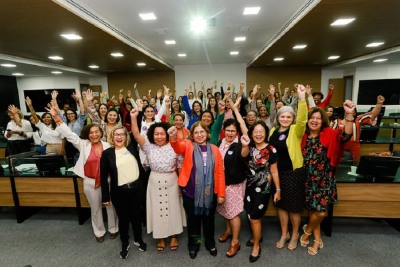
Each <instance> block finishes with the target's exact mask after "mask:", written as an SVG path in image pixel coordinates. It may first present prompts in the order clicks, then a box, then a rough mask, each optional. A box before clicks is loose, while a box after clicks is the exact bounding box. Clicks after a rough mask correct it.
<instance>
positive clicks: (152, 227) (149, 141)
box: [131, 109, 186, 252]
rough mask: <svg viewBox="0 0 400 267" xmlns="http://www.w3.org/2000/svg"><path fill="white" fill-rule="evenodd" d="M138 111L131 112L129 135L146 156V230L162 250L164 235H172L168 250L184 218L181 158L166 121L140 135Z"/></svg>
mask: <svg viewBox="0 0 400 267" xmlns="http://www.w3.org/2000/svg"><path fill="white" fill-rule="evenodd" d="M138 114H139V112H138V111H137V110H135V109H133V110H132V111H131V122H132V134H133V136H134V137H135V139H136V141H137V142H138V144H139V145H140V147H141V148H142V150H143V151H144V153H145V154H146V155H147V159H148V164H149V166H150V169H151V173H150V178H149V183H148V187H147V197H146V211H147V233H153V238H155V239H158V242H157V250H158V251H159V252H162V251H164V249H165V247H166V243H165V238H168V237H171V241H170V249H171V250H172V251H175V250H176V249H177V248H178V239H177V236H176V235H177V234H180V233H182V232H183V226H186V217H185V213H184V211H183V206H182V203H181V201H180V196H179V187H178V175H177V169H179V168H181V165H182V162H183V158H182V157H181V156H178V155H177V154H176V153H175V152H174V150H173V149H172V147H171V145H170V143H169V136H168V134H167V130H168V128H169V126H170V125H169V124H168V123H164V122H158V123H154V124H152V125H151V126H150V128H149V129H148V130H147V136H143V135H141V134H140V131H139V127H138V124H137V116H138Z"/></svg>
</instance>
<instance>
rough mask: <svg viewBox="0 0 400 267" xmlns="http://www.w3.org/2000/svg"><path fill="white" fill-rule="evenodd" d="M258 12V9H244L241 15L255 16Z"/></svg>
mask: <svg viewBox="0 0 400 267" xmlns="http://www.w3.org/2000/svg"><path fill="white" fill-rule="evenodd" d="M258 12H260V7H259V6H258V7H246V8H245V9H244V11H243V15H257V14H258Z"/></svg>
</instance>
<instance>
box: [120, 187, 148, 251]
mask: <svg viewBox="0 0 400 267" xmlns="http://www.w3.org/2000/svg"><path fill="white" fill-rule="evenodd" d="M143 192H144V191H143V183H142V181H140V180H137V181H135V182H134V186H133V187H132V188H123V187H119V188H118V191H117V194H115V195H114V196H112V202H113V204H114V207H115V210H116V211H117V215H118V219H119V223H118V225H119V234H120V238H121V242H122V246H127V245H128V244H129V224H132V229H133V236H134V240H135V241H138V242H139V241H142V220H143V218H142V212H141V209H140V208H141V206H142V202H143V197H142V195H143Z"/></svg>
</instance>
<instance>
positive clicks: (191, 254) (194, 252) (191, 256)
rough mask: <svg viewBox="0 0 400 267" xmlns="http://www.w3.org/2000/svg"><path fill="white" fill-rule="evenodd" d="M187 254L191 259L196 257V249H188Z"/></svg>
mask: <svg viewBox="0 0 400 267" xmlns="http://www.w3.org/2000/svg"><path fill="white" fill-rule="evenodd" d="M189 256H190V258H191V259H195V258H196V257H197V251H196V250H190V251H189Z"/></svg>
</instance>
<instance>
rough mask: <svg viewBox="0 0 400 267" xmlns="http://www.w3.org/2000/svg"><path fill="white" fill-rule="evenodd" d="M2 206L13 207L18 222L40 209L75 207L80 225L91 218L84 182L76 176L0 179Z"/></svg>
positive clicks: (0, 201)
mask: <svg viewBox="0 0 400 267" xmlns="http://www.w3.org/2000/svg"><path fill="white" fill-rule="evenodd" d="M0 206H14V207H15V210H16V216H17V222H18V223H21V222H23V221H24V220H26V219H27V218H29V217H30V216H31V215H33V214H34V213H35V212H36V211H37V210H38V208H41V207H68V208H76V211H77V214H78V220H79V224H83V223H84V222H85V221H86V220H87V219H88V218H89V217H90V212H89V211H88V209H85V208H89V203H88V201H87V199H86V196H85V195H84V193H83V179H82V178H79V177H77V176H62V177H40V176H9V177H0Z"/></svg>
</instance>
